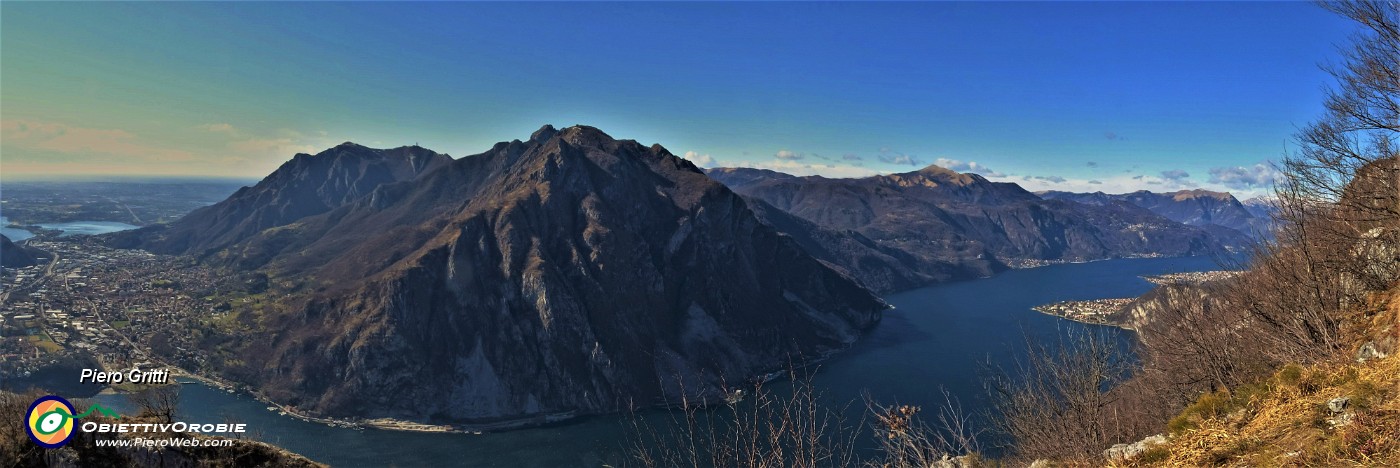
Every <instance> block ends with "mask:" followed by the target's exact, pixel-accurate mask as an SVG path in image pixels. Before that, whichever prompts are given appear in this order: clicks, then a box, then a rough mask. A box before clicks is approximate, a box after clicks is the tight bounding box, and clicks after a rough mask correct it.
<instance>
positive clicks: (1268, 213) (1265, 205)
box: [1240, 197, 1278, 220]
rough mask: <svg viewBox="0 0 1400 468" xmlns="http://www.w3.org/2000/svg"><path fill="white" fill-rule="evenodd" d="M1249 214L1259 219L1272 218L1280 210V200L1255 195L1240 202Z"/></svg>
mask: <svg viewBox="0 0 1400 468" xmlns="http://www.w3.org/2000/svg"><path fill="white" fill-rule="evenodd" d="M1240 204H1242V205H1244V209H1246V210H1249V214H1251V215H1254V217H1255V218H1259V219H1266V220H1267V219H1272V217H1273V215H1274V213H1275V212H1277V211H1278V200H1277V199H1275V198H1273V197H1254V198H1251V199H1248V200H1245V201H1242V202H1240Z"/></svg>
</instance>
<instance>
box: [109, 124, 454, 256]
mask: <svg viewBox="0 0 1400 468" xmlns="http://www.w3.org/2000/svg"><path fill="white" fill-rule="evenodd" d="M450 161H452V158H450V157H448V156H447V155H443V154H438V153H434V152H432V151H429V150H427V149H424V148H420V147H417V146H405V147H400V148H394V149H387V150H383V149H371V148H366V147H364V146H360V145H357V144H354V143H349V142H347V143H343V144H341V145H339V146H336V147H334V148H331V149H328V150H325V151H322V152H321V153H319V154H316V155H309V154H297V155H296V156H294V157H293V158H292V159H291V160H290V161H287V162H286V163H284V164H282V166H281V167H279V168H277V170H276V171H274V172H273V173H272V174H271V175H269V176H268V177H267V178H265V179H263V180H262V181H261V182H258V184H257V185H254V186H252V187H244V188H242V189H239V190H238V191H237V192H235V193H234V194H233V195H232V196H230V197H228V198H227V199H225V200H224V201H222V202H219V203H216V204H214V205H211V206H207V207H204V208H200V209H197V210H195V211H193V212H191V213H190V214H188V215H186V216H184V217H182V218H180V219H179V220H177V221H175V222H173V223H170V224H169V225H157V226H152V227H147V228H143V229H140V230H136V231H130V232H127V233H125V234H122V235H118V236H113V237H114V239H115V240H114V244H115V245H117V246H119V247H139V248H143V249H147V250H151V251H154V252H159V253H173V254H193V255H196V256H206V255H212V254H215V253H218V252H220V251H222V250H223V249H225V248H227V247H229V246H232V245H234V244H237V243H239V242H242V241H244V240H246V239H248V238H250V237H252V236H255V235H258V234H259V233H262V232H263V231H264V230H267V229H270V228H275V227H279V226H286V225H289V224H292V223H294V222H296V221H298V220H301V219H303V218H307V217H310V216H315V215H318V214H322V213H325V212H328V211H331V210H333V209H336V208H339V207H341V206H343V205H345V204H347V203H350V202H351V201H353V200H356V199H358V198H360V197H363V196H365V195H367V194H369V193H370V192H372V191H373V190H374V189H375V188H378V187H379V186H381V185H385V184H390V183H394V182H400V181H406V180H412V179H414V178H416V177H418V176H419V175H421V174H424V173H427V172H429V171H431V170H432V169H436V168H438V167H441V166H444V165H446V164H447V163H448V162H450ZM264 260H265V259H264Z"/></svg>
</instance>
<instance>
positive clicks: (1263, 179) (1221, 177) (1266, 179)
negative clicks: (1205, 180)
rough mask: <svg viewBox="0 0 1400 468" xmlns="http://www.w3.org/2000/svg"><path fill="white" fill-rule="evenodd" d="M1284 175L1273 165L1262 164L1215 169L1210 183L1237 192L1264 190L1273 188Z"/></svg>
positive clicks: (1212, 171)
mask: <svg viewBox="0 0 1400 468" xmlns="http://www.w3.org/2000/svg"><path fill="white" fill-rule="evenodd" d="M1282 177H1283V175H1282V174H1281V173H1279V171H1278V169H1274V166H1273V165H1272V164H1269V163H1267V162H1261V163H1259V164H1255V165H1253V166H1235V167H1213V168H1211V169H1210V182H1211V183H1213V184H1220V185H1224V186H1226V187H1229V188H1232V189H1236V190H1262V189H1267V188H1269V187H1273V185H1274V183H1276V182H1278V181H1279V179H1281V178H1282Z"/></svg>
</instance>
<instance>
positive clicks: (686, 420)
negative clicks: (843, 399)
mask: <svg viewBox="0 0 1400 468" xmlns="http://www.w3.org/2000/svg"><path fill="white" fill-rule="evenodd" d="M794 374H795V373H794ZM743 392H744V394H742V398H735V399H731V400H730V401H728V402H727V404H725V405H724V406H723V407H719V408H706V407H705V406H704V405H703V404H698V403H696V402H692V401H690V400H689V399H687V398H684V397H683V398H682V401H681V402H680V405H679V407H678V408H676V410H675V411H670V412H668V413H667V414H666V415H665V416H666V418H667V419H669V421H667V422H669V424H663V425H662V427H657V426H655V425H653V424H652V423H650V422H649V421H648V420H647V419H646V418H645V417H639V416H637V415H634V417H633V418H632V424H633V427H632V431H631V432H632V434H633V438H634V439H635V440H634V441H633V443H632V444H631V447H630V448H629V452H630V458H631V462H633V463H635V464H638V465H641V466H668V467H672V466H691V467H702V466H725V467H747V468H760V467H788V466H792V467H816V466H850V465H853V464H855V462H856V460H855V452H854V450H853V448H854V446H855V440H854V438H855V437H856V434H857V433H858V432H859V431H858V430H857V429H855V428H853V427H852V426H850V425H848V424H846V422H845V420H844V418H843V416H842V411H840V410H839V409H831V408H828V407H826V406H825V405H823V404H822V403H821V401H820V400H821V393H820V392H819V391H818V390H817V389H816V388H815V387H814V386H813V384H812V381H811V378H810V375H809V376H804V377H801V378H796V377H795V378H794V379H793V381H792V391H791V393H790V394H783V395H779V394H776V393H774V392H773V391H771V390H769V389H767V388H765V387H764V386H763V385H761V384H759V383H754V384H752V385H750V386H748V387H747V388H745V389H743ZM737 395H739V394H736V396H737Z"/></svg>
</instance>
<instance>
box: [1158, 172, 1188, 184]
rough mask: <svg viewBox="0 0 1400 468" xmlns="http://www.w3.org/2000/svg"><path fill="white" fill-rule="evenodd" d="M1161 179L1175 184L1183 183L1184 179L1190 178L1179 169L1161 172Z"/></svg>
mask: <svg viewBox="0 0 1400 468" xmlns="http://www.w3.org/2000/svg"><path fill="white" fill-rule="evenodd" d="M1162 178H1163V179H1167V180H1171V181H1176V182H1184V181H1185V180H1186V179H1189V178H1191V174H1188V173H1186V171H1183V170H1181V169H1172V170H1170V171H1162Z"/></svg>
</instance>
